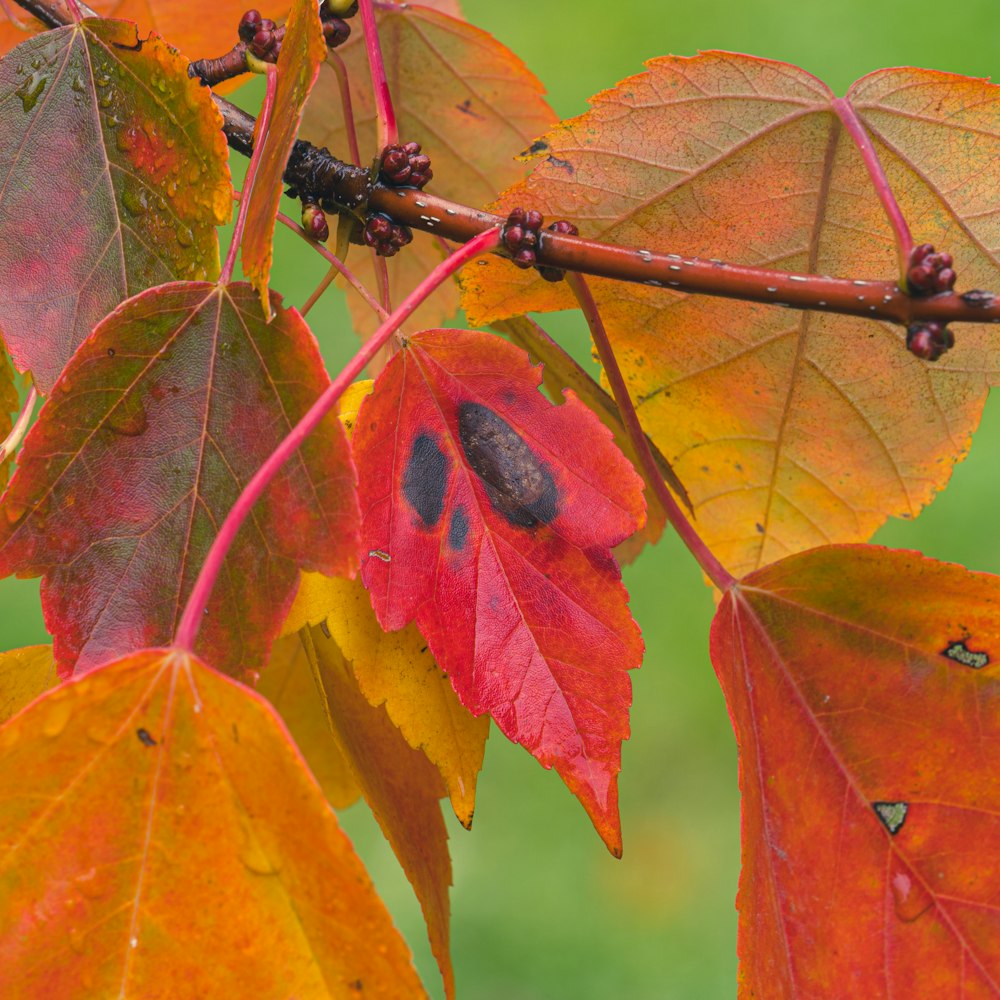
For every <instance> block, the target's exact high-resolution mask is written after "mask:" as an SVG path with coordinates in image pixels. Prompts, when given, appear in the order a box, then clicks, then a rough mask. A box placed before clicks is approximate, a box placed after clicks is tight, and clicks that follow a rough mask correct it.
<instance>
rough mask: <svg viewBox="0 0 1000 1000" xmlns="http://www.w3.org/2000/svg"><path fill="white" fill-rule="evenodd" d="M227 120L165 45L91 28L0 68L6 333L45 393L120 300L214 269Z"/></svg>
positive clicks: (113, 26) (70, 30) (0, 291)
mask: <svg viewBox="0 0 1000 1000" xmlns="http://www.w3.org/2000/svg"><path fill="white" fill-rule="evenodd" d="M221 129H222V118H221V116H220V115H219V113H218V111H216V109H215V106H214V104H213V103H212V98H211V93H210V91H208V90H207V89H206V88H204V87H202V86H201V85H200V84H199V82H198V81H197V80H191V79H189V78H188V75H187V64H186V63H185V61H184V60H183V59H182V58H181V57H180V56H179V55H178V54H177V53H176V52H175V51H174V50H173V49H171V48H169V47H168V46H167V45H165V44H164V43H163V42H161V41H160V40H159V39H158V38H151V39H149V40H147V41H144V42H141V41H139V39H138V37H137V36H136V32H135V27H134V26H133V25H129V24H126V23H124V22H120V21H85V22H83V23H82V24H80V25H74V26H71V27H67V28H59V29H57V30H55V31H50V32H47V33H45V34H44V35H39V36H38V37H37V38H33V39H31V40H30V41H27V42H24V43H23V44H22V45H20V46H19V47H18V48H17V49H16V51H14V52H12V53H10V54H9V55H8V56H7V57H6V58H4V60H3V61H2V62H0V179H2V184H0V230H2V231H3V233H4V240H3V241H2V243H0V297H2V298H3V301H4V310H3V316H2V317H0V331H2V333H3V338H4V342H5V344H6V345H7V349H8V350H9V351H10V353H11V355H12V356H13V358H14V363H15V364H16V366H17V367H18V368H19V369H20V370H22V371H25V370H30V371H31V373H32V375H33V376H34V379H35V384H36V385H37V386H38V389H39V391H41V392H42V393H48V392H49V391H50V390H51V388H52V386H53V384H54V383H55V380H56V378H57V376H58V375H59V373H60V371H62V369H63V366H64V365H65V364H66V362H67V361H69V359H70V356H71V355H72V354H73V352H74V350H76V348H77V346H78V345H79V344H80V343H81V342H82V341H83V340H84V339H85V338H86V337H87V335H88V334H89V333H90V331H91V330H92V328H93V327H94V325H95V324H96V323H97V322H98V321H99V320H101V319H102V318H103V317H104V316H105V315H106V314H107V313H109V312H110V311H111V310H112V309H113V308H114V307H115V306H117V305H118V304H119V303H120V302H122V301H123V300H124V299H126V298H128V297H129V296H130V295H134V294H136V293H137V292H141V291H143V290H144V289H147V288H149V287H151V286H154V285H158V284H161V283H163V282H166V281H170V280H172V279H175V278H176V279H193V280H201V279H206V278H207V279H213V278H215V277H216V275H217V274H218V272H219V250H218V238H217V236H216V231H215V227H216V226H218V225H220V224H221V223H223V222H226V221H227V220H228V219H229V213H230V209H231V201H232V188H231V185H230V182H229V168H228V165H227V150H226V140H225V137H224V136H223V134H222V131H221Z"/></svg>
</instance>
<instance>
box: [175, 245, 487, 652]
mask: <svg viewBox="0 0 1000 1000" xmlns="http://www.w3.org/2000/svg"><path fill="white" fill-rule="evenodd" d="M499 241H500V229H499V228H496V229H490V230H487V231H486V232H484V233H481V234H480V235H479V236H477V237H476V238H475V239H473V240H470V241H469V242H468V243H466V244H465V246H463V247H462V248H461V249H460V250H459V251H457V252H456V253H454V254H452V256H451V257H449V258H447V260H443V261H441V263H440V264H438V266H437V267H435V268H434V270H433V271H431V273H430V274H429V275H428V276H427V277H426V278H424V280H423V281H422V282H421V283H420V284H419V285H418V286H417V287H416V288H415V289H414V290H413V291H412V292H411V293H410V294H409V295H408V296H407V297H406V299H405V300H404V301H403V302H402V303H401V304H400V306H399V308H398V309H396V311H395V312H393V314H392V315H391V316H390V317H389V318H388V319H387V320H386V321H385V322H384V323H383V324H382V325H381V326H380V327H379V328H378V330H376V331H375V334H374V335H373V336H372V338H371V339H370V340H368V341H366V342H365V343H364V344H363V345H362V347H361V349H360V350H359V351H358V353H357V354H355V355H354V357H353V358H352V359H351V361H350V362H348V364H347V366H346V367H345V368H344V369H343V370H342V371H341V372H340V374H339V375H338V376H337V377H336V378H335V379H334V380H333V382H331V383H330V385H329V387H328V388H327V389H326V390H325V391H324V392H323V394H322V395H321V396H320V397H319V399H317V400H316V402H315V403H313V405H312V406H311V407H310V408H309V410H308V411H307V412H306V414H305V415H304V416H303V417H302V419H301V420H300V421H299V422H298V423H297V424H296V425H295V426H294V427H293V428H292V429H291V431H289V433H288V435H287V436H286V437H285V438H284V440H282V442H281V443H280V444H279V445H278V447H277V448H275V450H274V451H273V452H272V453H271V454H270V456H268V458H267V459H266V460H265V461H264V464H263V465H261V467H260V468H259V469H258V470H257V471H256V472H255V473H254V475H253V477H252V478H251V480H250V482H248V483H247V485H246V486H245V487H244V489H243V492H242V493H240V495H239V497H237V499H236V502H235V503H234V504H233V506H232V508H231V510H230V511H229V513H228V514H227V515H226V519H225V520H224V521H223V522H222V527H221V528H219V533H218V535H216V536H215V541H213V542H212V547H211V548H210V549H209V550H208V555H206V556H205V562H204V563H203V565H202V567H201V572H200V573H199V574H198V579H197V580H195V583H194V587H193V588H192V590H191V595H190V596H189V597H188V600H187V604H186V605H185V606H184V613H183V614H182V615H181V620H180V623H179V624H178V626H177V632H176V633H175V635H174V641H173V645H174V646H175V647H176V648H178V649H182V650H187V651H189V652H190V651H193V648H194V642H195V639H196V638H197V637H198V630H199V628H200V627H201V622H202V618H203V616H204V613H205V608H206V606H207V605H208V601H209V598H210V597H211V594H212V588H213V587H214V586H215V581H216V579H217V577H218V575H219V571H220V570H221V569H222V564H223V561H224V560H225V558H226V553H228V551H229V549H230V547H231V546H232V544H233V541H234V540H235V539H236V535H237V533H238V532H239V530H240V527H241V526H242V524H243V522H244V521H245V520H246V517H247V515H248V514H249V513H250V509H251V508H252V507H253V505H254V504H255V503H256V502H257V500H258V499H259V498H260V495H261V494H262V493H263V492H264V490H265V489H267V486H268V484H269V483H270V482H271V480H272V479H273V478H274V476H275V475H276V473H277V472H278V470H279V469H280V468H281V467H282V466H283V465H284V464H285V462H287V461H288V459H289V458H291V456H292V455H293V454H294V453H295V451H296V450H297V449H298V447H299V445H301V444H302V442H303V441H304V440H305V439H306V438H307V437H308V436H309V434H310V433H312V431H313V430H314V429H315V428H316V426H317V425H318V424H319V423H320V421H321V420H322V419H323V417H325V416H326V414H327V413H329V412H330V410H331V409H333V407H334V405H335V404H336V402H337V400H338V399H340V397H341V395H343V393H344V391H345V390H346V389H347V387H348V386H349V385H350V384H351V383H352V382H353V381H354V380H355V379H356V378H357V377H358V376H359V375H360V374H361V372H362V371H363V369H364V368H365V366H366V365H367V364H368V362H369V361H370V360H371V359H372V358H373V357H374V356H375V354H376V353H377V352H378V350H379V349H380V348H381V347H382V346H383V345H384V344H385V343H387V342H388V340H389V338H390V337H391V336H392V335H393V334H394V333H395V332H396V331H397V330H398V329H399V328H400V326H402V325H403V323H404V322H405V321H406V320H407V319H408V318H409V317H410V316H411V315H412V314H413V311H414V310H415V309H417V307H418V306H420V304H421V303H422V302H423V301H424V300H425V299H426V298H427V296H428V295H430V293H431V292H433V291H434V289H435V288H437V287H438V286H439V285H440V284H441V283H442V282H444V281H445V280H447V279H448V278H449V277H451V275H453V274H454V273H455V272H456V271H457V270H459V268H461V267H462V266H463V265H464V264H466V263H468V261H470V260H472V258H473V257H478V256H479V255H480V254H483V253H488V252H489V251H491V250H492V249H493V248H494V247H496V246H497V244H498V243H499Z"/></svg>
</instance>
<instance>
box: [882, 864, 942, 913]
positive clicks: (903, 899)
mask: <svg viewBox="0 0 1000 1000" xmlns="http://www.w3.org/2000/svg"><path fill="white" fill-rule="evenodd" d="M890 885H891V888H892V902H893V906H894V907H895V910H896V916H897V917H899V919H900V920H902V921H903V922H904V923H911V922H912V921H914V920H916V919H917V917H919V916H920V915H921V914H923V913H926V912H927V910H929V909H930V908H931V906H933V905H934V900H933V899H932V898H931V894H930V893H929V892H928V891H927V890H926V889H925V888H924V887H923V886H922V885H921V884H920V883H919V882H914V881H913V879H912V878H910V876H909V875H907V874H906V873H905V872H896V874H895V875H893V877H892V882H891V883H890Z"/></svg>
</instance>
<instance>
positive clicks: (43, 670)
mask: <svg viewBox="0 0 1000 1000" xmlns="http://www.w3.org/2000/svg"><path fill="white" fill-rule="evenodd" d="M58 682H59V678H58V677H57V676H56V661H55V660H54V659H53V657H52V647H51V646H49V645H45V646H25V647H24V648H23V649H12V650H9V651H8V652H6V653H0V723H4V722H6V721H7V720H8V719H9V718H11V717H12V716H15V715H17V713H18V712H20V711H21V709H22V708H24V707H25V706H26V705H30V704H31V702H33V701H34V700H35V698H37V697H38V696H39V695H40V694H43V693H44V692H46V691H48V690H49V688H52V687H55V685H56V684H58Z"/></svg>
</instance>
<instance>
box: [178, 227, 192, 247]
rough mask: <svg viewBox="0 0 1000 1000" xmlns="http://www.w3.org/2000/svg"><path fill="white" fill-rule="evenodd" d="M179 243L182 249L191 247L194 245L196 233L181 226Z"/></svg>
mask: <svg viewBox="0 0 1000 1000" xmlns="http://www.w3.org/2000/svg"><path fill="white" fill-rule="evenodd" d="M177 242H178V243H179V244H180V245H181V246H182V247H189V246H191V244H192V243H194V233H193V232H191V230H190V229H189V228H188V227H187V226H181V227H180V228H179V229H178V230H177Z"/></svg>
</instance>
